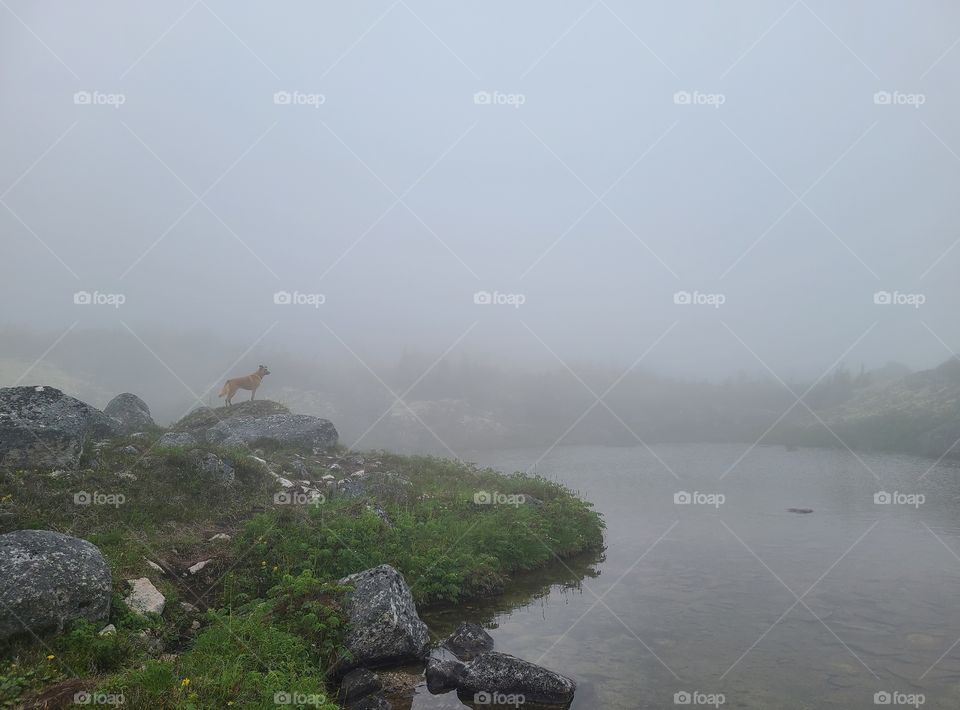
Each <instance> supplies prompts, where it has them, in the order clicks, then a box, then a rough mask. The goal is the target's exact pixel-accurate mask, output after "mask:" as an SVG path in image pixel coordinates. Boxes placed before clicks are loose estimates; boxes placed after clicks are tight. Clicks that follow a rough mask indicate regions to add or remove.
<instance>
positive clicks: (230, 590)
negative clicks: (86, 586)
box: [0, 434, 603, 708]
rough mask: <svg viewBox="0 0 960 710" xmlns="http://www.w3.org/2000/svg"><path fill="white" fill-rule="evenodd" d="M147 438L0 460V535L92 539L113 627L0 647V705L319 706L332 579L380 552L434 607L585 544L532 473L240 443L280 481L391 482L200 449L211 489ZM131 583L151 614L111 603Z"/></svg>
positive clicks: (584, 508) (334, 600) (595, 523)
mask: <svg viewBox="0 0 960 710" xmlns="http://www.w3.org/2000/svg"><path fill="white" fill-rule="evenodd" d="M154 441H155V435H153V434H151V435H149V436H147V437H140V438H130V439H117V440H115V441H112V442H110V443H109V445H107V446H105V447H102V448H101V449H100V450H98V451H95V452H92V453H91V455H90V456H89V457H88V458H86V459H85V460H84V462H83V465H84V467H83V468H82V469H81V470H80V471H77V472H52V473H37V472H26V471H11V472H0V533H3V532H10V531H13V530H20V529H48V530H56V531H59V532H63V533H66V534H70V535H75V536H77V537H81V538H84V539H87V540H89V541H91V542H93V543H94V544H95V545H97V546H98V547H99V548H100V550H101V551H102V552H103V554H104V556H105V557H106V558H107V560H108V562H109V563H110V566H111V569H112V571H113V577H114V591H115V594H114V603H113V605H112V612H111V618H110V623H112V624H113V625H114V626H115V628H116V631H115V633H112V634H109V635H105V636H100V635H99V633H100V627H101V626H102V624H98V625H96V626H95V625H93V624H90V623H88V622H80V623H76V624H74V625H73V626H72V627H71V628H70V629H68V631H67V632H66V633H64V634H62V635H60V636H57V637H54V638H47V639H44V640H43V642H42V643H41V642H38V641H36V640H34V639H22V640H20V641H18V642H17V643H15V644H14V645H12V646H10V647H8V648H6V649H3V650H2V651H0V707H21V706H24V707H31V706H32V705H33V704H34V703H36V702H38V701H46V702H50V703H51V704H50V707H57V706H58V705H57V704H56V701H57V700H58V699H59V700H60V701H63V703H64V704H69V703H70V702H71V701H72V699H73V698H74V696H75V694H76V693H91V694H93V693H99V694H102V696H101V697H99V698H94V699H93V700H92V702H96V701H99V702H109V701H110V699H114V700H116V699H117V698H118V697H119V696H120V695H122V696H123V700H124V703H125V704H126V706H127V707H154V708H223V707H238V708H239V707H275V706H276V698H277V697H278V696H277V694H280V697H284V696H283V695H282V694H284V693H286V694H289V698H290V700H291V703H290V706H291V707H300V706H303V707H307V706H309V707H321V708H335V707H337V705H336V704H335V703H334V702H332V700H330V698H331V697H332V696H331V690H332V689H331V687H330V684H329V680H328V678H327V677H326V675H327V674H326V671H327V669H328V668H330V667H331V665H332V664H333V663H334V662H335V661H336V660H337V659H338V658H339V657H341V656H342V655H343V654H344V649H343V646H342V639H343V637H344V633H345V631H346V620H345V615H344V610H343V608H342V599H343V592H344V591H345V590H344V588H343V587H339V586H338V585H337V584H336V580H338V579H340V578H341V577H343V576H345V575H347V574H350V573H352V572H357V571H359V570H362V569H366V568H368V567H372V566H376V565H378V564H382V563H389V564H392V565H393V566H394V567H396V568H397V569H398V570H399V571H400V572H402V573H403V574H404V575H405V577H406V578H407V581H408V583H409V584H410V586H411V589H412V592H413V594H414V597H415V599H416V601H417V603H418V604H419V605H421V606H425V605H433V604H450V603H455V602H458V601H461V600H463V599H467V598H470V597H477V596H481V595H489V594H493V593H496V592H498V591H500V590H502V589H503V588H504V586H505V585H506V584H507V583H508V582H509V579H510V576H511V575H512V574H514V573H516V572H519V571H522V570H530V569H536V568H538V567H540V566H543V565H544V564H547V563H549V562H550V561H552V560H554V559H555V558H564V557H567V556H570V555H574V554H576V553H579V552H582V551H585V550H589V549H597V548H599V547H601V546H602V544H603V539H602V527H603V526H602V522H601V520H600V517H599V515H597V514H596V513H595V512H594V511H593V510H592V509H591V507H590V504H589V503H586V502H584V501H582V500H580V499H578V498H577V497H576V496H575V495H573V493H572V492H570V491H569V490H567V489H565V488H564V487H562V486H560V485H558V484H556V483H553V482H551V481H548V480H546V479H543V478H539V477H530V476H525V475H521V474H515V475H510V476H508V475H502V474H499V473H497V472H494V471H491V470H483V469H479V468H476V467H474V466H471V465H468V464H463V463H459V462H452V461H446V460H439V459H434V458H425V457H400V456H395V455H390V454H385V453H381V452H375V453H366V454H361V455H359V456H358V455H357V454H355V453H350V454H347V453H346V452H343V451H339V452H335V453H334V452H331V455H329V456H325V455H321V456H310V455H307V456H300V455H299V454H298V453H297V452H295V451H292V450H269V449H264V450H262V451H260V452H258V453H259V454H262V456H261V458H263V459H266V460H268V461H269V463H270V464H271V465H272V466H273V467H274V468H275V470H277V471H282V472H283V473H282V475H284V476H285V477H288V478H291V479H309V480H310V481H313V482H319V481H321V479H322V477H323V476H324V475H329V474H335V475H336V477H337V478H347V479H349V478H350V473H351V472H354V471H355V470H356V469H357V468H360V467H365V468H366V470H367V471H368V472H370V471H379V472H388V471H389V472H393V473H392V474H390V475H389V477H388V478H387V479H385V480H388V481H397V482H398V483H397V484H396V485H395V486H385V487H383V488H382V489H377V490H375V491H374V492H373V494H372V495H368V494H364V495H360V496H356V497H347V496H345V495H338V494H337V493H336V491H335V490H330V489H323V488H321V490H324V491H325V496H324V499H323V500H322V502H320V501H319V499H316V497H314V499H312V500H310V499H304V500H303V501H299V500H298V499H297V496H289V495H288V496H286V497H284V496H282V495H281V496H280V497H279V498H278V497H276V494H277V491H278V490H280V489H279V488H278V486H277V484H276V482H275V480H274V479H273V477H272V476H270V474H269V473H268V472H267V471H266V468H265V466H264V464H263V463H262V462H261V461H258V460H256V459H255V458H253V457H251V456H250V454H249V452H246V451H239V450H230V449H216V448H210V447H204V448H203V449H202V453H203V454H206V453H207V452H210V453H213V454H215V455H216V456H218V457H219V458H221V459H222V460H224V461H228V462H229V463H230V464H231V465H232V466H233V469H234V473H235V476H234V480H233V482H232V483H229V484H225V483H224V482H223V481H222V480H220V479H218V477H217V474H216V473H215V472H210V471H209V470H207V469H206V468H205V467H204V466H203V461H202V456H199V455H198V453H197V450H196V449H193V450H191V449H180V448H162V447H153V446H152V445H153V443H154ZM293 470H296V471H298V473H297V474H292V473H290V471H293ZM524 497H525V498H524ZM291 499H292V500H291ZM486 501H491V502H489V503H488V502H486ZM224 535H228V536H230V539H229V540H228V539H225V538H224V537H223V536H224ZM216 536H219V537H216ZM203 560H211V561H210V562H209V563H208V565H207V566H206V567H204V568H203V570H202V571H201V572H199V573H197V574H191V573H190V572H189V571H188V568H189V567H190V566H191V565H194V564H195V563H197V562H198V561H203ZM153 565H159V566H160V567H161V568H162V569H163V572H160V571H158V570H157V569H156V567H154V566H153ZM135 577H149V578H150V579H151V581H153V583H154V584H155V585H156V586H157V588H158V589H159V590H160V591H161V592H162V593H163V594H164V596H165V597H166V608H165V610H164V612H163V615H162V616H151V617H150V618H145V617H142V616H139V615H136V614H133V613H131V612H130V611H129V610H128V609H127V608H126V606H125V604H124V603H123V601H122V599H123V596H124V595H126V593H127V592H128V587H127V584H126V581H125V580H127V579H131V578H135ZM298 699H299V701H302V702H299V701H298ZM36 706H39V705H36Z"/></svg>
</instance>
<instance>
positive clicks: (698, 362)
mask: <svg viewBox="0 0 960 710" xmlns="http://www.w3.org/2000/svg"><path fill="white" fill-rule="evenodd" d="M958 39H960V6H958V5H957V4H956V3H955V2H949V1H946V0H943V1H927V2H923V3H917V2H877V1H876V0H871V1H870V2H843V3H834V2H825V1H824V0H806V1H804V0H798V1H797V2H791V1H790V0H763V1H762V2H760V1H755V2H739V3H736V4H731V3H715V2H655V3H653V2H626V1H625V0H599V1H598V2H590V1H589V0H581V1H579V2H560V1H558V0H551V1H550V2H524V3H517V2H483V3H470V4H467V3H454V2H449V0H448V1H446V2H440V1H439V0H437V1H436V2H422V1H420V0H401V1H398V2H390V1H389V0H378V1H376V2H350V3H343V2H337V3H316V2H310V3H281V4H277V3H257V4H247V3H229V2H225V1H223V0H198V1H197V2H192V1H191V0H183V1H180V0H171V1H170V2H164V3H150V4H143V3H137V4H136V5H131V4H130V3H127V2H113V3H108V2H90V3H75V2H53V3H43V4H42V5H38V4H36V3H32V2H27V1H25V0H4V3H2V6H0V57H2V64H0V94H2V96H3V103H2V106H3V108H2V111H0V155H2V156H3V159H2V160H0V199H2V202H0V235H2V236H0V238H2V245H3V253H2V256H3V258H2V259H0V302H2V303H3V307H2V309H0V324H27V325H32V326H35V327H37V328H40V329H43V330H48V331H49V332H50V338H51V342H52V341H53V339H55V338H56V337H57V336H58V335H59V334H60V333H62V332H64V331H65V330H66V329H67V328H69V327H70V326H71V324H74V323H77V325H76V328H78V329H83V328H87V327H102V326H107V327H113V328H117V329H118V330H123V329H124V328H129V329H130V330H131V331H132V332H133V333H136V334H138V335H142V336H143V337H144V339H145V340H147V341H149V334H150V333H154V332H158V331H159V330H163V329H198V330H202V331H209V332H211V333H214V334H217V335H222V336H225V337H228V338H231V339H233V340H234V341H235V342H236V343H237V346H238V348H240V349H242V348H245V347H246V346H248V345H250V344H252V343H254V342H255V341H257V340H258V339H259V338H261V337H264V338H265V340H264V344H268V345H269V344H275V345H276V346H277V347H281V346H282V347H283V348H284V349H292V350H299V351H301V352H302V353H304V354H305V355H306V356H307V357H313V356H316V357H318V358H327V357H352V356H351V355H350V351H353V352H354V353H356V354H357V355H359V356H360V357H362V358H364V359H369V360H373V361H377V360H389V359H390V358H392V357H393V356H394V355H396V354H398V353H399V352H401V351H402V350H403V349H404V348H407V349H416V350H421V351H427V352H433V353H436V354H438V355H439V354H440V353H442V352H444V351H446V350H447V349H448V348H453V351H454V352H473V353H477V354H481V355H484V356H489V357H496V358H501V359H503V360H504V362H510V361H520V362H524V363H526V364H531V363H532V364H544V365H549V366H551V367H553V366H556V364H557V360H556V359H555V358H561V359H563V360H565V361H568V362H593V363H598V364H613V365H616V366H620V367H626V366H628V365H630V364H631V363H634V362H635V361H636V360H637V359H638V358H640V357H641V356H642V357H643V360H642V364H643V366H645V367H648V368H651V369H654V370H657V371H661V372H668V373H673V374H682V375H688V376H698V377H699V376H707V377H718V376H723V375H726V374H730V373H734V372H737V371H740V370H744V371H747V372H763V371H764V365H763V364H761V361H762V362H763V363H766V366H769V367H770V368H771V369H772V370H773V371H775V372H777V373H778V374H780V375H782V376H784V377H791V376H808V375H812V376H816V375H818V374H820V372H822V371H823V370H825V369H826V368H828V367H829V366H830V365H831V364H832V363H834V362H835V361H836V360H838V359H840V358H843V359H844V360H845V361H846V362H848V363H849V364H851V365H853V366H858V365H859V363H860V362H865V363H866V364H867V366H868V367H869V366H874V365H879V364H882V363H883V362H885V361H888V360H900V361H903V362H906V363H908V364H910V365H912V366H914V367H926V366H931V365H934V364H937V363H938V362H940V361H942V360H944V359H946V358H947V357H948V356H949V350H950V349H957V348H958V346H960V319H958V318H957V317H956V312H957V309H956V304H957V300H958V296H960V279H958V278H957V274H958V268H960V247H956V248H954V245H955V243H956V241H957V239H958V238H960V200H957V194H958V188H960V121H958V118H960V101H958V91H957V81H956V78H957V75H958V70H960V46H958ZM878 92H880V93H879V94H878ZM78 292H89V293H91V294H96V295H94V296H91V300H94V301H96V300H97V299H98V298H99V300H101V301H103V300H107V301H110V299H111V298H112V296H113V295H116V294H119V295H120V296H121V298H120V299H117V298H113V300H112V302H111V303H112V304H111V303H101V304H99V305H98V304H97V303H95V302H94V303H90V304H85V303H79V304H75V303H74V300H75V294H76V293H78ZM285 292H289V293H291V294H296V295H295V296H291V300H293V301H297V300H298V297H299V300H300V301H302V302H301V303H296V302H294V303H283V301H284V300H285V298H286V297H285V295H284V293H285ZM478 292H491V293H494V292H495V293H496V294H497V295H496V296H493V297H491V300H493V301H494V302H493V303H482V302H481V303H476V302H475V301H476V300H480V301H483V300H484V296H482V295H481V296H480V297H479V298H478V297H477V296H476V294H477V293H478ZM878 292H890V293H891V294H894V293H895V295H893V296H890V299H889V300H891V301H893V302H892V303H889V304H888V303H875V300H880V301H883V300H885V298H886V297H885V296H883V294H882V293H881V295H880V296H875V295H876V294H877V293H878ZM278 293H279V294H280V295H279V296H278V295H277V294H278ZM685 293H688V294H690V296H689V300H690V301H692V302H691V303H683V301H684V300H686V299H687V296H686V295H685ZM315 294H320V295H321V296H322V297H321V296H314V295H315ZM83 298H84V297H83V295H82V294H81V296H79V297H78V299H79V300H81V301H82V300H83ZM117 300H122V301H123V303H122V304H121V305H119V307H114V305H116V301H117ZM278 300H279V301H281V302H279V303H276V302H275V301H278ZM321 300H322V301H323V303H322V304H321V303H319V301H321ZM498 300H499V301H502V302H500V303H497V302H496V301H498ZM675 301H681V303H676V302H675ZM897 301H900V302H899V303H898V302H897ZM264 334H266V335H264ZM131 337H133V336H131ZM68 346H69V341H68V340H67V341H65V342H64V347H68Z"/></svg>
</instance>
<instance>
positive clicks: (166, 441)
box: [157, 431, 199, 446]
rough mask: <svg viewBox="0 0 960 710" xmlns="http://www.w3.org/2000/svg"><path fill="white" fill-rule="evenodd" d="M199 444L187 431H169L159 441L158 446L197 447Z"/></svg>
mask: <svg viewBox="0 0 960 710" xmlns="http://www.w3.org/2000/svg"><path fill="white" fill-rule="evenodd" d="M198 443H199V442H198V441H197V437H195V436H194V435H193V434H188V433H187V432H185V431H168V432H167V433H166V434H164V435H163V436H161V437H160V439H159V441H157V446H196V445H197V444H198Z"/></svg>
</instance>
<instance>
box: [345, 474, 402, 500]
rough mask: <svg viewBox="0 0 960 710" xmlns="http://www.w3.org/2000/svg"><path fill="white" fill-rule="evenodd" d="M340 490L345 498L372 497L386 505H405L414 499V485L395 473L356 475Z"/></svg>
mask: <svg viewBox="0 0 960 710" xmlns="http://www.w3.org/2000/svg"><path fill="white" fill-rule="evenodd" d="M338 488H339V493H340V495H342V496H344V497H345V498H364V497H370V498H373V499H374V500H376V501H380V502H384V503H405V502H409V501H410V500H412V499H413V497H414V487H413V484H412V483H411V482H410V481H409V480H407V479H406V478H404V477H403V476H401V475H400V474H399V473H396V472H395V471H384V472H382V473H380V472H375V473H361V475H359V476H357V475H356V474H354V475H352V476H351V477H350V478H345V479H343V481H341V482H340V484H338Z"/></svg>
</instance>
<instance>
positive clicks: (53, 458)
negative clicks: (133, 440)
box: [0, 385, 120, 469]
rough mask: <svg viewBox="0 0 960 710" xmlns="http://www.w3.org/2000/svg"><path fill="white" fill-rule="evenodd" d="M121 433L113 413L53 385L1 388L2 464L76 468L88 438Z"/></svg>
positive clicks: (23, 466)
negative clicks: (109, 413)
mask: <svg viewBox="0 0 960 710" xmlns="http://www.w3.org/2000/svg"><path fill="white" fill-rule="evenodd" d="M119 433H120V425H119V423H118V422H117V421H116V420H115V419H112V418H111V417H108V416H107V415H106V414H104V413H103V412H101V411H100V410H99V409H96V408H95V407H91V406H90V405H89V404H86V403H85V402H81V401H80V400H79V399H74V398H73V397H68V396H67V395H65V394H64V393H63V392H61V391H60V390H58V389H55V388H53V387H45V386H43V385H37V386H30V387H2V388H0V467H4V466H6V467H10V468H31V469H36V468H47V469H56V468H69V469H76V468H78V466H79V464H80V457H81V456H82V455H83V452H84V447H85V446H86V445H87V443H88V442H90V441H93V440H95V439H101V438H104V437H111V436H116V435H117V434H119Z"/></svg>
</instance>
